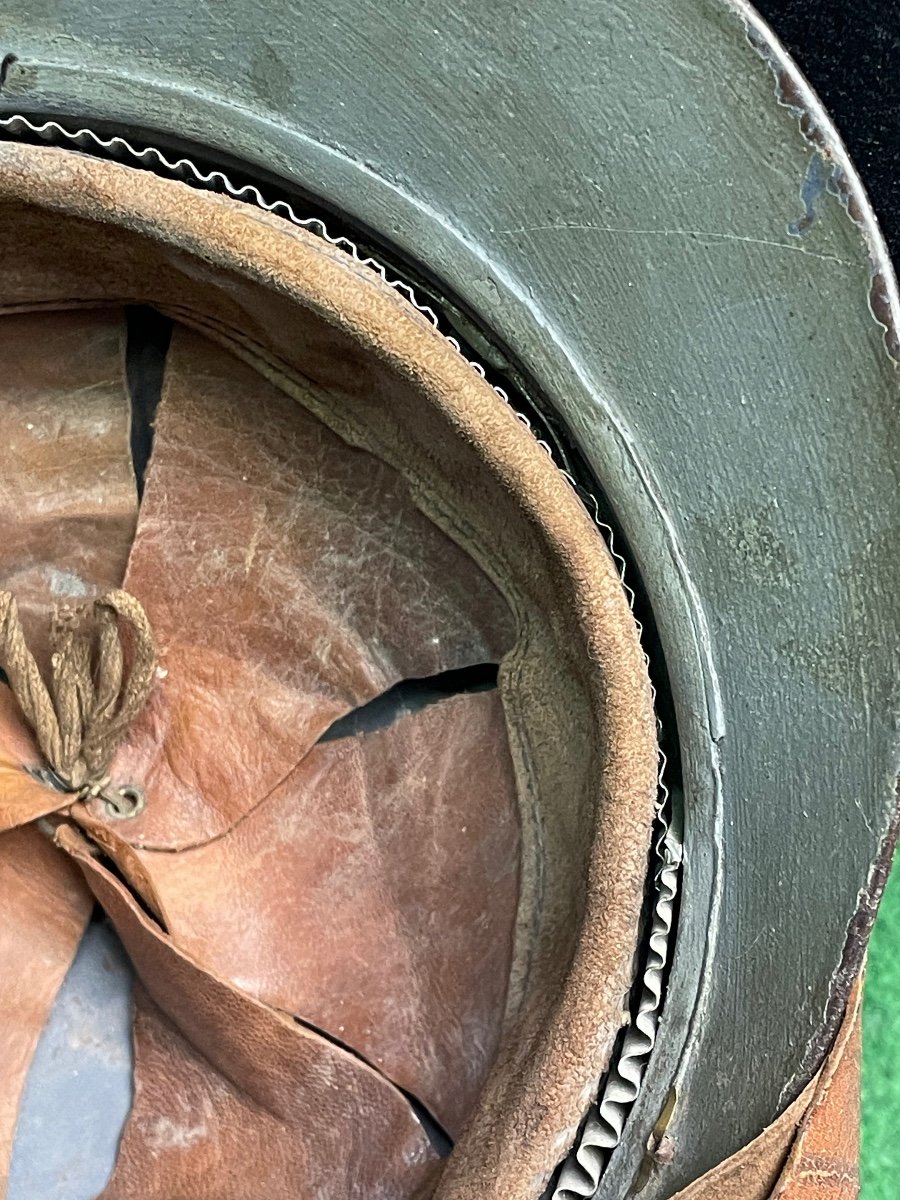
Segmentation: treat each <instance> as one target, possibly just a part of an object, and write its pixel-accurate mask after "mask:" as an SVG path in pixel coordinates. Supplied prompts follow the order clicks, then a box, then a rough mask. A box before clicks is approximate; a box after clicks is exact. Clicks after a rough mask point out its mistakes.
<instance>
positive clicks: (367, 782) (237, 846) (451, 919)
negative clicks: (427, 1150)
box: [91, 691, 519, 1137]
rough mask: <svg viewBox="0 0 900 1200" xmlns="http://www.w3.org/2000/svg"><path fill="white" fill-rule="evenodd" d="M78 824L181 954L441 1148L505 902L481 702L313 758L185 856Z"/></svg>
mask: <svg viewBox="0 0 900 1200" xmlns="http://www.w3.org/2000/svg"><path fill="white" fill-rule="evenodd" d="M91 825H92V828H93V829H94V831H95V833H96V836H97V837H98V840H101V841H102V842H103V844H104V846H105V848H106V849H107V851H108V853H110V854H111V856H112V857H113V858H114V860H115V861H116V864H117V866H118V867H119V869H120V870H121V871H122V873H123V874H124V875H125V876H126V878H128V880H129V881H130V882H131V884H132V886H134V887H135V888H136V889H137V890H138V891H139V892H140V894H141V895H142V896H143V897H145V898H146V899H147V900H148V902H149V903H150V904H151V905H152V907H153V908H154V909H155V910H156V911H157V912H159V913H160V914H161V915H162V919H163V921H164V923H165V925H166V928H167V929H168V932H169V934H170V935H171V937H172V939H173V941H174V942H175V943H176V944H177V945H178V946H179V947H180V948H181V949H182V950H184V951H185V952H186V953H187V954H189V955H191V956H192V957H193V958H194V959H195V960H196V961H197V962H198V963H200V964H202V965H203V966H204V967H206V968H207V969H208V970H210V971H212V972H213V973H214V974H216V975H217V976H219V977H221V978H223V979H227V980H229V981H230V982H231V983H232V984H234V985H235V986H236V987H240V988H242V989H243V990H245V991H247V992H248V993H249V994H251V995H253V996H256V997H258V998H259V999H261V1000H263V1001H265V1002H267V1003H269V1004H271V1005H273V1006H275V1007H277V1008H279V1009H283V1010H284V1011H286V1012H288V1013H292V1014H295V1015H297V1016H300V1017H302V1018H303V1019H304V1020H306V1021H308V1022H310V1023H312V1024H313V1025H315V1026H316V1027H317V1028H320V1029H323V1030H324V1031H326V1032H327V1033H328V1034H330V1035H331V1036H332V1037H334V1038H336V1039H338V1040H340V1041H341V1042H342V1043H344V1044H346V1045H349V1046H351V1047H352V1048H353V1049H354V1050H356V1051H358V1052H359V1053H361V1054H363V1055H365V1057H366V1058H367V1059H368V1060H369V1061H370V1062H372V1063H374V1064H376V1065H377V1067H378V1068H379V1069H380V1070H382V1071H383V1072H384V1073H385V1074H386V1075H387V1076H388V1077H389V1078H390V1079H392V1080H394V1081H395V1082H396V1083H398V1084H399V1085H400V1086H401V1087H403V1088H404V1089H405V1090H407V1091H409V1092H411V1093H413V1094H414V1095H415V1096H416V1097H417V1098H418V1099H419V1100H420V1101H421V1102H422V1103H423V1104H424V1105H425V1106H426V1108H427V1109H428V1110H429V1112H430V1113H432V1115H433V1116H434V1117H436V1119H437V1120H438V1121H439V1122H440V1123H441V1125H442V1126H443V1127H444V1128H445V1129H446V1130H447V1131H448V1132H449V1133H450V1135H451V1136H453V1137H456V1136H458V1134H459V1133H460V1132H461V1129H462V1126H463V1124H464V1123H465V1120H466V1118H467V1117H468V1114H469V1112H470V1110H471V1107H472V1105H473V1103H474V1101H475V1098H476V1097H477V1095H478V1092H479V1090H480V1088H481V1085H482V1083H483V1082H484V1078H485V1075H486V1073H487V1071H488V1069H489V1067H490V1065H491V1063H492V1061H493V1058H494V1055H495V1052H496V1049H497V1045H498V1041H499V1037H500V1031H501V1027H502V1022H503V1018H504V1004H505V999H506V992H507V986H508V981H509V975H510V965H511V958H512V946H513V936H514V930H515V923H516V911H517V904H518V895H519V818H518V806H517V800H516V788H515V780H514V776H513V769H512V762H511V759H510V754H509V748H508V745H507V738H506V728H505V722H504V715H503V707H502V704H501V701H500V697H499V694H498V693H497V692H496V691H490V692H482V693H476V694H470V695H458V696H454V697H452V698H449V699H445V700H442V701H440V702H439V703H435V704H431V705H430V706H428V707H427V708H424V709H422V710H420V711H418V712H415V713H411V714H407V715H403V716H400V717H399V718H398V719H397V720H395V721H394V722H393V723H392V724H390V725H388V726H387V727H386V728H383V729H378V730H375V731H373V732H370V733H364V734H359V735H357V736H354V737H345V738H340V739H338V740H335V741H327V742H323V743H321V744H319V745H317V746H315V747H314V748H313V749H312V750H311V751H310V752H309V754H308V755H307V756H306V758H305V759H304V760H303V761H302V762H301V763H300V765H299V766H298V767H297V768H296V770H295V771H293V772H292V774H291V775H290V776H289V777H288V778H287V779H286V780H285V782H284V783H283V784H282V785H281V786H280V787H279V788H278V789H276V791H274V792H273V793H272V795H271V796H269V797H268V798H267V799H266V800H264V801H263V802H262V803H261V804H259V805H258V806H257V808H255V809H254V810H253V812H251V813H250V814H249V815H248V816H247V817H245V818H244V820H243V821H242V822H240V823H239V824H237V825H235V826H234V828H233V829H231V830H230V831H229V832H228V833H227V834H225V835H224V836H222V837H221V838H217V839H215V840H213V841H210V842H208V843H206V844H203V845H200V846H197V847H195V848H194V849H185V850H182V851H179V852H178V853H175V854H173V853H170V852H167V851H143V850H140V849H132V848H131V847H129V846H128V845H127V843H124V842H122V841H121V839H120V838H118V837H116V833H117V829H118V827H113V828H110V829H106V828H105V827H103V826H100V825H95V824H94V823H91Z"/></svg>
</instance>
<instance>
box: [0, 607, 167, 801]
mask: <svg viewBox="0 0 900 1200" xmlns="http://www.w3.org/2000/svg"><path fill="white" fill-rule="evenodd" d="M123 627H128V628H130V630H131V637H130V642H131V647H130V658H131V663H130V668H129V669H128V670H127V671H126V669H125V652H124V649H123V644H122V633H123ZM0 666H2V668H3V669H4V671H5V672H6V676H7V678H8V680H9V684H10V687H11V689H12V691H13V694H14V695H15V697H16V700H17V701H18V704H19V707H20V708H21V710H22V714H23V716H24V717H25V720H26V721H27V722H28V724H29V725H30V727H31V728H32V730H33V731H34V735H35V737H36V738H37V742H38V746H39V747H40V750H41V753H42V755H43V756H44V759H45V760H46V762H47V765H48V766H49V768H50V770H51V772H52V774H53V776H54V782H55V783H57V784H58V785H59V786H61V788H62V790H64V791H66V792H71V793H73V794H74V795H75V796H76V798H77V799H88V798H90V797H95V796H101V795H102V796H106V798H107V800H108V802H109V803H110V804H111V805H112V806H113V808H114V809H115V808H118V807H119V801H118V798H117V797H116V796H114V795H112V794H107V789H108V787H109V776H108V771H109V766H110V763H111V762H112V759H113V755H114V754H115V752H116V750H117V749H118V748H119V746H120V745H121V743H122V741H123V739H124V737H125V735H126V733H127V732H128V728H129V726H130V725H131V722H132V721H133V720H134V718H135V717H136V716H137V715H138V713H139V712H140V711H141V710H142V709H143V707H144V705H145V704H146V702H147V698H148V697H149V695H150V691H151V688H152V687H153V680H154V674H155V669H156V648H155V645H154V641H153V631H152V629H151V628H150V622H149V620H148V619H147V614H146V613H145V612H144V609H143V606H142V605H141V603H140V602H139V601H138V600H136V599H135V598H134V596H132V595H130V594H129V593H128V592H125V591H122V590H118V589H117V590H113V591H110V592H107V593H106V594H105V595H104V596H101V597H99V598H98V599H97V600H95V601H93V603H91V604H84V605H79V606H77V607H73V606H70V605H64V606H61V607H60V608H58V609H57V610H56V611H55V612H54V615H53V618H52V621H51V628H50V681H49V686H48V684H47V683H46V682H45V681H44V678H43V676H42V675H41V672H40V669H39V668H38V664H37V661H36V659H35V657H34V654H33V653H32V652H31V650H30V649H29V647H28V644H27V641H26V638H25V633H24V630H23V628H22V621H21V618H20V616H19V608H18V604H17V603H16V600H15V597H14V596H13V595H12V594H11V593H10V592H0ZM117 790H118V792H119V793H121V794H122V795H123V796H129V795H131V797H132V798H133V797H134V792H135V789H132V788H120V789H117ZM120 815H122V814H121V813H120Z"/></svg>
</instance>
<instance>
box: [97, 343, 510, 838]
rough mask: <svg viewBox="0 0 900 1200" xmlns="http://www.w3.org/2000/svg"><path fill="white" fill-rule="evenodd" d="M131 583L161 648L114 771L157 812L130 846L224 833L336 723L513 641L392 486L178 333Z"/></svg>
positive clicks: (454, 555) (461, 561)
mask: <svg viewBox="0 0 900 1200" xmlns="http://www.w3.org/2000/svg"><path fill="white" fill-rule="evenodd" d="M125 586H126V587H127V588H128V589H129V590H130V591H132V592H134V594H135V595H137V596H139V597H140V598H141V600H142V602H143V603H144V606H145V608H146V609H147V611H148V613H149V615H150V618H151V621H152V623H153V627H154V630H155V631H156V635H157V640H158V643H159V645H160V647H161V665H162V671H161V678H160V681H159V686H158V687H157V688H156V690H155V692H154V695H153V697H152V698H151V702H150V705H149V707H148V709H147V711H146V712H145V713H144V714H143V715H142V717H140V718H139V719H138V721H137V722H136V723H135V725H134V727H133V729H132V731H131V735H130V737H129V740H128V742H127V744H126V746H125V747H124V748H123V749H122V751H120V754H119V756H118V758H117V760H116V763H115V764H114V772H115V774H116V775H117V777H121V778H123V779H128V780H129V781H133V782H137V783H139V784H140V785H141V786H142V787H144V788H145V790H146V792H147V794H148V795H152V796H153V803H152V804H148V805H147V809H146V811H145V813H144V814H143V815H142V816H140V817H138V818H137V819H135V820H134V821H131V822H129V825H128V828H127V830H123V831H122V834H121V835H122V836H124V837H127V838H128V840H129V841H131V842H132V843H133V844H136V845H143V846H145V847H159V848H169V849H173V848H177V847H184V846H191V845H196V844H198V843H200V842H203V841H205V840H208V839H210V838H213V837H217V836H219V835H221V834H222V833H224V832H225V831H226V830H227V829H228V828H229V827H230V826H231V825H233V824H234V823H235V822H236V821H238V820H240V819H241V817H243V816H244V815H245V814H246V813H247V812H249V811H250V810H251V809H253V808H254V807H255V806H256V805H257V804H258V803H259V802H260V801H261V800H263V799H264V798H265V797H266V796H268V795H270V794H271V793H273V792H274V791H275V790H276V789H278V788H279V787H280V786H281V785H282V784H283V783H284V781H285V780H286V779H287V777H288V776H289V775H290V773H291V772H292V771H293V770H294V768H295V767H296V766H297V763H298V762H299V761H300V760H301V759H302V757H303V756H304V754H305V753H306V752H307V751H308V750H309V749H310V747H311V746H312V745H313V744H314V742H315V741H316V739H317V738H318V736H319V735H320V734H321V733H322V732H323V731H324V730H325V729H326V728H327V727H328V726H329V725H330V724H331V723H332V722H333V721H334V720H335V719H336V718H337V717H339V716H340V715H342V714H344V713H346V712H348V711H350V710H351V709H352V708H354V707H356V706H357V705H359V704H362V703H364V702H365V701H367V700H370V699H371V698H372V697H374V696H376V695H377V694H379V693H380V692H383V691H385V690H386V689H387V688H388V687H390V686H391V684H393V683H396V682H397V681H398V680H399V679H401V678H404V677H409V676H424V675H433V674H437V673H438V672H441V671H446V670H450V669H453V668H457V667H461V666H466V665H470V664H472V663H478V662H485V661H498V660H499V658H500V657H501V656H502V655H503V653H505V651H506V650H507V649H508V648H509V647H510V646H511V645H512V643H513V640H514V637H515V631H514V629H513V625H512V620H511V616H510V613H509V610H508V609H507V606H506V604H505V602H504V601H503V599H502V597H501V596H500V594H499V593H498V592H497V590H496V589H495V588H494V586H493V585H492V583H491V582H490V581H489V580H488V579H487V577H486V576H485V575H484V574H483V573H482V572H481V571H480V570H479V568H478V567H476V565H475V564H474V563H473V562H472V560H471V559H470V558H469V557H468V555H466V554H465V553H464V552H463V551H462V550H460V549H459V548H458V547H457V546H456V545H455V544H454V543H453V542H452V541H451V540H450V539H449V538H448V537H446V535H445V534H443V533H442V532H441V531H440V530H438V529H437V527H436V526H435V525H434V524H433V523H432V522H430V521H429V520H428V519H427V518H426V517H424V516H423V515H422V514H421V512H419V510H418V509H417V507H416V506H415V504H414V503H413V501H412V498H411V497H410V494H409V490H408V487H407V485H406V484H405V483H404V482H403V480H402V479H401V477H400V475H399V474H398V473H397V472H396V471H394V470H392V469H391V468H390V467H388V466H386V465H385V464H383V463H382V462H380V461H379V460H378V459H376V458H374V457H373V456H372V455H370V454H367V453H365V452H364V451H361V450H357V449H354V448H353V447H350V446H349V445H347V444H346V443H345V442H343V441H342V440H341V439H340V438H338V437H337V436H336V435H335V434H333V433H332V432H331V431H330V430H328V429H327V428H326V427H325V426H324V425H323V424H322V423H321V422H319V421H318V420H316V419H315V418H314V417H312V416H311V415H310V414H309V413H307V412H306V411H305V410H304V409H302V408H301V407H300V406H299V405H298V404H297V403H296V402H295V401H294V400H293V399H291V398H290V397H288V396H287V395H285V394H284V393H283V392H281V391H280V390H279V389H277V388H276V387H274V386H273V385H272V384H270V383H268V382H267V381H266V380H264V379H263V378H262V377H261V376H260V375H259V374H258V373H257V372H256V371H254V370H252V369H251V368H250V367H248V366H246V365H245V364H243V363H242V362H240V361H238V360H237V359H235V358H232V357H231V356H230V355H229V354H228V353H227V352H225V351H223V350H222V349H221V348H220V347H218V346H214V345H213V344H212V343H210V342H208V341H207V340H206V339H205V338H203V337H201V336H200V335H198V334H195V333H193V332H190V331H188V330H185V329H183V328H180V327H179V328H176V330H175V333H174V335H173V339H172V346H171V351H170V357H169V361H168V366H167V373H166V382H165V389H164V394H163V397H162V401H161V403H160V406H159V410H158V414H157V420H156V432H155V441H154V452H153V457H152V459H151V463H150V468H149V471H148V473H147V478H146V486H145V492H144V500H143V503H142V506H141V511H140V518H139V522H138V529H137V534H136V537H135V542H134V546H133V548H132V552H131V558H130V561H129V566H128V572H127V575H126V579H125ZM95 815H97V816H101V817H102V813H101V812H100V810H99V808H98V809H97V810H96V812H95Z"/></svg>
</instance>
